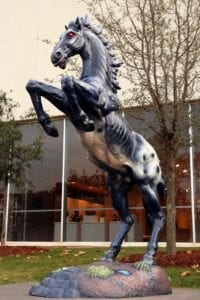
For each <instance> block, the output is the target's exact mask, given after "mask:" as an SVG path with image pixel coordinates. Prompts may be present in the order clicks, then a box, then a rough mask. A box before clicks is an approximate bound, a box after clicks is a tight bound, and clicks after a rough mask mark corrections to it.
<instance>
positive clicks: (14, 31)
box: [0, 0, 87, 118]
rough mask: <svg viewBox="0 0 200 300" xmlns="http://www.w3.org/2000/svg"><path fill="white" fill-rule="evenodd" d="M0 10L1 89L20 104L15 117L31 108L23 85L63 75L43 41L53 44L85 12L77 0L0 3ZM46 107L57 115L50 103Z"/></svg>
mask: <svg viewBox="0 0 200 300" xmlns="http://www.w3.org/2000/svg"><path fill="white" fill-rule="evenodd" d="M0 7H1V9H0V89H1V90H3V91H6V92H8V94H9V96H10V97H11V98H13V99H14V100H16V101H17V102H19V103H20V108H19V109H18V110H17V111H16V118H18V117H19V116H20V115H22V114H23V113H24V112H25V111H27V110H28V109H29V108H30V107H32V103H31V100H30V98H29V95H28V93H27V92H26V90H25V85H26V82H27V81H28V80H29V79H37V80H41V81H44V79H45V78H50V79H51V78H52V79H56V78H57V76H58V75H59V74H61V73H62V70H61V69H58V68H55V67H53V65H52V64H51V62H50V54H51V52H52V49H53V45H49V44H48V45H47V44H45V43H43V42H42V40H43V39H50V40H51V41H53V42H56V41H57V40H58V37H59V35H60V34H61V33H62V31H64V25H65V24H67V23H68V22H69V21H71V20H73V19H74V18H75V17H76V16H84V15H85V14H86V13H87V10H86V7H85V6H84V3H83V2H82V1H79V0H6V1H5V0H0ZM58 84H59V83H57V84H56V85H58ZM10 90H12V92H10ZM45 108H46V109H47V110H48V112H49V113H50V114H51V115H58V114H60V112H59V111H58V110H56V109H55V108H54V107H53V106H52V105H51V104H47V105H46V104H45Z"/></svg>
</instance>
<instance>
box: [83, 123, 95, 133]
mask: <svg viewBox="0 0 200 300" xmlns="http://www.w3.org/2000/svg"><path fill="white" fill-rule="evenodd" d="M80 128H81V129H82V130H83V131H86V132H90V131H94V129H95V126H94V122H93V121H87V122H84V123H82V124H80Z"/></svg>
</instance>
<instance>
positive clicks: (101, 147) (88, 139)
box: [79, 131, 124, 169]
mask: <svg viewBox="0 0 200 300" xmlns="http://www.w3.org/2000/svg"><path fill="white" fill-rule="evenodd" d="M79 136H80V140H81V143H82V145H83V146H84V147H85V148H86V149H87V151H88V153H89V155H90V158H91V159H92V161H94V162H95V161H96V162H97V163H98V162H103V163H104V164H107V165H108V166H109V167H111V168H114V169H119V168H120V167H121V166H122V164H123V163H124V158H123V157H122V156H121V155H119V154H117V153H113V152H111V150H110V148H109V147H108V145H107V144H106V141H105V137H104V134H103V133H98V132H96V131H94V132H83V133H79Z"/></svg>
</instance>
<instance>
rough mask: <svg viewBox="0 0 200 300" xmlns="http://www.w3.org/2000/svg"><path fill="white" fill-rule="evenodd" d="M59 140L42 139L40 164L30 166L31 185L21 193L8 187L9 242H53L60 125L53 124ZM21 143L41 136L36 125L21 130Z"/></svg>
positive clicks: (58, 194) (58, 207)
mask: <svg viewBox="0 0 200 300" xmlns="http://www.w3.org/2000/svg"><path fill="white" fill-rule="evenodd" d="M55 125H56V127H57V128H58V130H59V137H58V138H56V139H53V138H51V137H48V136H45V137H44V157H43V160H42V162H37V161H35V162H32V163H31V169H30V173H29V174H28V177H29V180H31V182H32V185H31V186H27V187H26V188H25V189H24V190H23V191H21V190H18V189H17V188H16V187H15V186H14V185H11V194H10V205H9V228H8V240H11V241H53V240H54V223H55V222H57V221H60V215H61V204H60V203H61V200H60V198H61V189H60V185H59V184H57V182H61V174H62V139H63V136H62V130H63V121H62V120H61V121H55ZM21 129H22V132H23V138H24V143H25V144H26V143H31V142H32V141H33V139H34V138H35V137H37V136H38V135H39V134H40V130H41V129H40V128H39V127H38V125H37V124H24V125H22V126H21Z"/></svg>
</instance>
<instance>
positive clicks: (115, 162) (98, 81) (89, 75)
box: [26, 16, 165, 270]
mask: <svg viewBox="0 0 200 300" xmlns="http://www.w3.org/2000/svg"><path fill="white" fill-rule="evenodd" d="M74 55H80V57H81V59H82V63H83V67H82V73H81V75H80V78H79V79H75V78H73V77H70V76H65V77H64V78H63V79H62V81H61V88H60V89H59V88H56V87H53V86H51V85H48V84H46V83H42V82H38V81H35V80H29V82H28V83H27V86H26V88H27V91H28V92H29V94H30V97H31V99H32V102H33V106H34V108H35V111H36V114H37V117H38V120H39V122H40V124H41V125H42V127H43V128H44V130H45V132H46V133H47V134H48V135H50V136H53V137H57V136H58V131H57V129H56V127H55V126H54V124H52V122H51V120H50V118H49V116H48V115H47V114H46V113H45V112H44V109H43V106H42V101H41V97H43V98H44V99H46V100H48V101H50V102H51V103H52V104H53V105H54V106H56V107H57V108H58V109H59V110H60V111H62V112H63V113H64V114H66V115H67V116H68V118H69V119H70V121H71V122H72V124H73V125H74V126H75V128H76V129H77V132H78V134H79V136H80V140H81V142H82V144H83V146H84V147H85V148H86V149H87V151H88V154H89V157H90V159H91V160H92V162H94V164H96V165H97V166H98V167H100V168H101V169H103V170H104V171H105V172H106V182H107V185H108V189H109V192H110V197H111V201H112V206H113V208H114V209H115V210H116V211H117V212H118V214H119V216H120V218H121V223H120V227H119V230H118V232H117V235H116V237H115V239H114V240H113V241H112V243H111V245H110V248H109V249H108V250H107V251H106V252H105V253H104V255H103V257H102V258H101V259H102V260H103V261H113V260H115V258H116V256H117V255H118V253H119V252H120V249H121V245H122V242H123V240H124V238H125V237H126V235H127V233H128V231H129V230H130V228H131V226H132V225H133V223H134V220H133V216H132V215H131V214H130V212H129V207H128V193H129V191H130V189H131V188H132V187H133V186H134V185H138V186H139V188H140V190H141V194H142V199H143V203H144V208H145V210H146V215H147V220H148V224H149V225H150V229H151V237H150V240H149V242H148V245H147V249H146V252H145V254H144V255H143V258H142V260H141V261H140V262H137V263H136V264H135V267H136V268H138V269H142V270H149V269H150V268H151V266H152V265H154V264H155V255H156V250H157V247H158V235H159V232H160V230H161V228H162V227H163V223H164V219H165V217H164V214H163V211H162V209H161V206H160V203H159V198H160V197H162V196H163V194H164V190H165V184H164V181H163V178H162V172H161V168H160V161H159V159H158V156H157V154H156V152H155V150H154V149H153V147H152V146H151V145H150V144H149V143H148V142H147V141H146V140H145V139H144V138H143V137H142V136H141V135H140V134H138V133H136V132H134V131H132V130H131V128H130V127H129V125H128V124H127V122H125V120H124V118H122V117H121V115H120V114H119V113H118V110H119V100H118V97H117V91H118V89H120V87H119V84H118V82H117V72H118V68H119V67H120V66H121V63H120V62H119V61H118V60H117V59H116V56H115V54H114V53H113V49H112V45H111V43H110V42H109V41H108V40H107V39H106V38H105V37H104V36H103V35H102V29H101V28H100V27H99V26H93V25H91V23H90V21H89V19H88V17H87V16H86V17H84V18H77V19H76V20H75V21H71V22H70V23H69V24H68V26H65V31H64V32H63V33H62V35H61V36H60V39H59V42H58V43H57V44H56V46H55V48H54V50H53V52H52V54H51V61H52V63H53V65H54V66H59V67H60V68H62V69H65V67H66V64H67V61H68V59H69V58H70V57H72V56H74Z"/></svg>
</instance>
